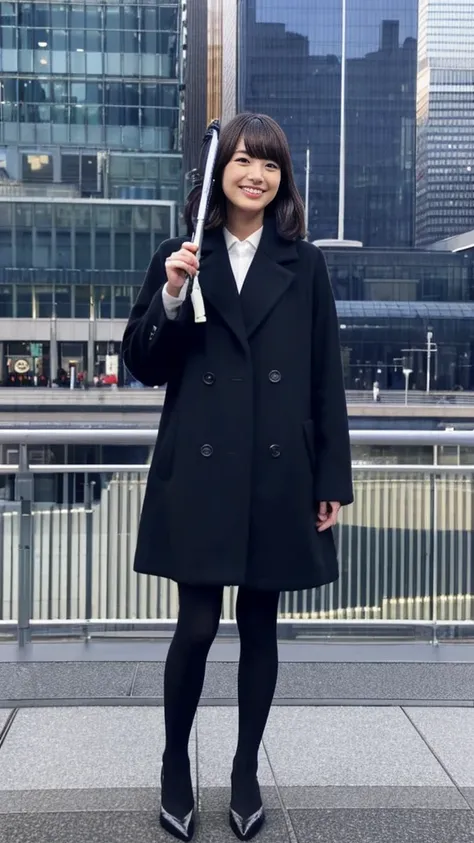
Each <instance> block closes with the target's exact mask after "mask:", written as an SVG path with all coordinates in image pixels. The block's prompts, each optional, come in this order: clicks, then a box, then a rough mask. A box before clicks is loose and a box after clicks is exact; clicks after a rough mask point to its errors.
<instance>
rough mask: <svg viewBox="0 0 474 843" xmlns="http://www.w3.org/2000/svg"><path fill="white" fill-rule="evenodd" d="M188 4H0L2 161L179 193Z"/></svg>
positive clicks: (17, 176) (123, 194) (74, 181)
mask: <svg viewBox="0 0 474 843" xmlns="http://www.w3.org/2000/svg"><path fill="white" fill-rule="evenodd" d="M180 5H181V4H180V2H179V0H166V2H158V3H157V2H149V0H133V2H127V3H124V2H123V0H113V2H105V0H97V2H89V0H87V2H85V0H82V2H71V0H63V2H56V0H55V1H54V2H48V3H42V2H37V0H35V2H23V0H19V2H1V3H0V39H1V40H0V112H1V113H0V167H1V169H2V170H3V171H4V172H6V174H8V177H9V178H10V179H14V180H19V181H23V182H25V183H27V184H29V183H36V184H38V183H42V184H45V183H46V184H54V183H58V182H62V183H66V184H69V185H72V186H74V187H76V188H77V191H78V195H80V196H81V195H82V196H106V197H107V196H110V197H117V198H133V197H134V196H140V197H142V198H148V199H173V200H176V199H178V198H179V195H180V190H181V156H180V135H179V132H180V120H179V84H180V67H181V65H180V50H179V32H180V26H181V16H180Z"/></svg>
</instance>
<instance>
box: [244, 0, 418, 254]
mask: <svg viewBox="0 0 474 843" xmlns="http://www.w3.org/2000/svg"><path fill="white" fill-rule="evenodd" d="M417 6H418V2H417V0H397V2H395V3H391V4H387V3H386V2H385V0H377V2H376V3H375V4H371V7H370V10H369V9H368V8H366V6H365V5H364V4H360V3H355V2H351V0H348V1H347V19H346V28H345V45H346V53H345V55H346V61H345V64H344V67H345V73H344V79H345V98H344V103H345V105H344V116H345V132H344V139H345V154H344V159H345V166H344V168H343V172H344V176H345V189H344V191H343V199H344V202H343V207H342V209H341V207H340V204H341V203H340V197H339V186H340V172H341V169H340V140H341V91H342V87H341V81H342V79H341V76H342V70H341V68H342V66H343V65H342V63H341V57H342V2H333V0H322V2H320V3H314V2H313V0H285V2H283V0H242V3H241V4H240V10H241V12H240V19H239V68H240V73H239V95H238V107H239V110H240V111H243V110H249V111H255V112H264V113H268V114H270V115H271V116H272V117H274V118H275V119H276V120H277V121H278V122H279V123H280V124H281V125H282V126H283V128H284V129H285V131H286V134H287V136H288V139H289V141H290V145H291V150H292V155H293V161H294V165H295V170H296V177H297V182H298V186H299V188H300V191H301V192H302V194H303V195H304V193H305V175H306V173H305V166H306V149H307V147H308V146H309V149H310V192H309V229H310V237H311V239H313V240H319V239H326V238H335V237H337V236H338V234H340V232H341V228H340V219H339V216H340V213H341V215H342V217H343V220H344V225H343V236H344V238H345V239H350V240H359V241H362V242H363V243H364V245H366V246H411V245H412V244H413V235H414V231H413V229H414V193H415V113H416V90H415V86H416V61H417V59H416V49H417V48H416V39H417Z"/></svg>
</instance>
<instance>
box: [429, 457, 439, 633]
mask: <svg viewBox="0 0 474 843" xmlns="http://www.w3.org/2000/svg"><path fill="white" fill-rule="evenodd" d="M430 498H431V501H430V510H431V519H430V520H431V524H430V527H431V554H430V556H431V562H432V569H431V572H432V580H431V583H432V585H431V589H432V592H433V598H432V616H433V618H432V620H433V645H434V646H435V647H437V646H438V645H439V639H438V475H437V474H432V475H431V478H430Z"/></svg>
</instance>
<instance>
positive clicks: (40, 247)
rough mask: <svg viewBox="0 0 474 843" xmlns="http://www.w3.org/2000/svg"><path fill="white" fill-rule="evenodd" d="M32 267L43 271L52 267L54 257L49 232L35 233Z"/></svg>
mask: <svg viewBox="0 0 474 843" xmlns="http://www.w3.org/2000/svg"><path fill="white" fill-rule="evenodd" d="M34 266H35V267H36V266H37V267H41V268H44V269H48V268H52V267H53V266H54V257H53V250H52V242H51V231H37V232H36V248H35V261H34Z"/></svg>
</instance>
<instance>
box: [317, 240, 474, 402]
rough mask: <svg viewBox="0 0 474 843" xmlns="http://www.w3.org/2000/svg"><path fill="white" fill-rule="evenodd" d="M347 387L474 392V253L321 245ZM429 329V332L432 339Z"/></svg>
mask: <svg viewBox="0 0 474 843" xmlns="http://www.w3.org/2000/svg"><path fill="white" fill-rule="evenodd" d="M324 252H325V255H326V260H327V262H328V266H329V270H330V274H331V279H332V284H333V289H334V294H335V296H336V300H337V308H338V314H339V323H340V329H341V342H342V349H343V359H344V373H345V383H346V387H347V389H370V388H371V387H372V384H373V383H374V381H378V382H379V383H380V385H381V387H382V388H384V389H403V388H404V386H405V378H404V375H403V369H404V368H408V369H411V371H412V375H411V376H410V386H411V387H413V388H416V389H420V390H424V389H425V388H426V384H427V374H428V368H429V369H430V378H429V382H430V387H431V389H433V390H436V389H439V390H452V389H455V388H462V389H469V390H472V389H474V328H473V325H474V254H473V252H472V251H465V252H459V253H452V252H435V251H431V250H424V249H408V250H404V249H357V248H355V249H350V248H337V247H336V248H327V249H324ZM428 334H430V335H431V336H430V337H429V341H428Z"/></svg>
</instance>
